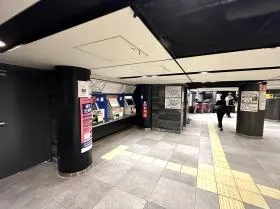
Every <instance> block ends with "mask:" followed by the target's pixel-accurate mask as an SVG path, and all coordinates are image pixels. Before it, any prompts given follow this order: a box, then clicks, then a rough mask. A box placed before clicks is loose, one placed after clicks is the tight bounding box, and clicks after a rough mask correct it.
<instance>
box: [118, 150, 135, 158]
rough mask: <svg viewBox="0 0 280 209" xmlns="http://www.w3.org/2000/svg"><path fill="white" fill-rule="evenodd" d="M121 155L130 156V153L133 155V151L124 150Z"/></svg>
mask: <svg viewBox="0 0 280 209" xmlns="http://www.w3.org/2000/svg"><path fill="white" fill-rule="evenodd" d="M119 155H120V156H124V157H129V156H130V155H132V152H128V151H122V152H120V153H119Z"/></svg>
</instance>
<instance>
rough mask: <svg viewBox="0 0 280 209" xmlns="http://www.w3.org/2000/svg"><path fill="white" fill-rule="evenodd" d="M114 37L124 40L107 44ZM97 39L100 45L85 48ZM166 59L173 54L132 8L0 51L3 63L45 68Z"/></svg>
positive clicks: (97, 66) (111, 64)
mask: <svg viewBox="0 0 280 209" xmlns="http://www.w3.org/2000/svg"><path fill="white" fill-rule="evenodd" d="M113 37H122V38H123V39H118V41H114V42H110V43H109V42H107V43H106V44H105V41H104V40H105V39H112V38H113ZM124 39H125V40H126V41H124ZM94 42H95V43H99V46H97V45H95V46H93V45H92V46H91V47H87V48H86V49H85V48H83V47H82V46H86V44H89V43H94ZM124 42H127V43H126V45H124ZM128 42H129V43H128ZM101 43H102V44H101ZM132 45H133V46H134V48H133V47H132V48H133V49H131V50H129V49H128V48H127V47H128V46H132ZM79 47H81V48H82V50H84V51H82V50H81V49H78V48H79ZM118 49H120V50H121V53H119V52H118ZM138 49H140V53H139V50H138ZM133 50H136V51H137V52H138V53H135V52H132V51H133ZM144 53H145V54H144ZM106 56H107V57H106ZM164 59H171V57H170V55H169V54H168V53H167V52H166V50H165V49H164V48H163V47H162V46H161V44H160V43H159V42H158V41H157V39H156V38H155V37H154V36H153V34H152V33H151V32H150V31H149V30H148V29H147V27H146V26H145V25H144V24H143V23H142V22H141V20H140V19H139V18H138V17H136V18H134V17H133V11H132V10H131V8H129V7H127V8H125V9H122V10H119V11H117V12H114V13H111V14H108V15H106V16H103V17H100V18H97V19H95V20H92V21H89V22H87V23H84V24H81V25H78V26H76V27H73V28H70V29H68V30H65V31H62V32H60V33H57V34H54V35H51V36H48V37H46V38H43V39H41V40H38V41H35V42H32V43H29V44H27V45H24V46H22V47H20V48H18V49H15V50H13V51H9V52H5V53H4V54H0V62H4V63H8V64H16V65H22V66H27V67H35V68H43V69H51V68H52V67H53V66H55V65H72V66H79V67H84V68H89V69H91V68H99V67H106V66H116V65H123V64H131V63H140V62H149V61H155V60H164Z"/></svg>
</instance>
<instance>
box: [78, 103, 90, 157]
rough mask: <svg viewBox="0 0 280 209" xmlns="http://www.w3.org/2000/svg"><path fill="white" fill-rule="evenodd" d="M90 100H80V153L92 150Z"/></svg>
mask: <svg viewBox="0 0 280 209" xmlns="http://www.w3.org/2000/svg"><path fill="white" fill-rule="evenodd" d="M91 103H92V99H91V98H80V115H81V153H84V152H86V151H88V150H90V149H91V148H92V109H91Z"/></svg>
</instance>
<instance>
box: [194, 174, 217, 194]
mask: <svg viewBox="0 0 280 209" xmlns="http://www.w3.org/2000/svg"><path fill="white" fill-rule="evenodd" d="M196 186H197V188H199V189H202V190H206V191H208V192H213V193H216V194H217V186H216V181H213V180H210V179H204V178H200V177H197V185H196Z"/></svg>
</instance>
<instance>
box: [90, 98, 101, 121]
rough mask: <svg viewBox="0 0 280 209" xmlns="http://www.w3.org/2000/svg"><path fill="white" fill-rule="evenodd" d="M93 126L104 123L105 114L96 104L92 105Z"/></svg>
mask: <svg viewBox="0 0 280 209" xmlns="http://www.w3.org/2000/svg"><path fill="white" fill-rule="evenodd" d="M91 108H92V125H96V124H99V123H103V114H102V111H101V110H99V108H98V105H97V104H96V103H92V106H91Z"/></svg>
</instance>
